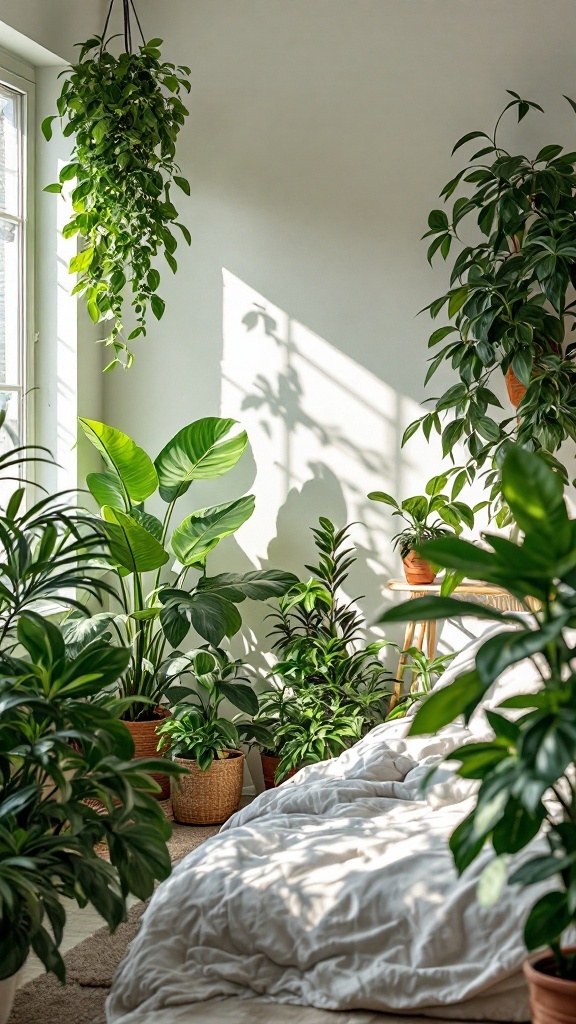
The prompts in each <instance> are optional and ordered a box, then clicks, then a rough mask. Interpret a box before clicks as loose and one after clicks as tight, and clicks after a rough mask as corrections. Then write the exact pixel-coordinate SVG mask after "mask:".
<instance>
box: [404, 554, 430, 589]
mask: <svg viewBox="0 0 576 1024" xmlns="http://www.w3.org/2000/svg"><path fill="white" fill-rule="evenodd" d="M402 563H403V565H404V575H405V576H406V582H407V583H411V584H413V585H416V586H418V585H419V584H422V585H423V586H426V585H427V584H429V583H434V580H435V579H436V573H435V571H434V569H433V568H432V566H431V565H430V564H429V563H428V562H426V561H425V560H424V559H423V558H422V557H421V556H420V555H417V554H416V552H415V551H410V552H409V553H408V554H407V555H406V558H403V559H402Z"/></svg>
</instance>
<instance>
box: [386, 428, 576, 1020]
mask: <svg viewBox="0 0 576 1024" xmlns="http://www.w3.org/2000/svg"><path fill="white" fill-rule="evenodd" d="M502 492H503V497H504V500H505V501H506V503H507V506H508V507H509V509H510V512H511V515H512V516H513V518H514V521H515V523H516V525H517V527H518V528H519V530H521V531H522V533H523V535H524V536H523V541H522V543H520V544H518V543H514V542H512V541H510V540H506V539H504V538H503V537H500V536H494V537H491V536H487V537H486V540H487V541H489V542H490V544H491V546H492V549H491V550H483V549H479V548H477V547H475V546H474V545H473V544H469V543H467V542H465V541H464V540H462V539H460V538H458V537H443V538H441V539H439V540H435V541H431V542H430V543H429V544H425V545H424V546H423V548H422V553H423V555H424V557H429V558H431V559H432V560H433V561H434V562H435V563H436V564H438V565H442V566H445V567H446V568H448V569H454V570H457V571H459V572H465V573H479V572H481V574H482V577H483V579H485V580H486V581H487V582H489V583H495V584H498V585H499V586H503V587H506V589H507V590H509V591H510V593H511V594H513V595H514V597H516V598H517V600H519V601H520V602H522V603H523V604H524V605H525V607H526V611H532V610H533V606H532V607H531V605H530V602H531V601H532V600H534V599H535V600H536V601H537V602H539V604H540V610H539V611H537V612H536V613H534V618H533V620H532V621H530V622H520V621H519V619H518V616H517V615H515V614H513V613H512V614H510V613H508V614H506V613H503V612H501V611H498V610H497V609H496V608H491V607H488V606H485V607H483V608H482V615H483V617H484V618H491V619H494V620H497V621H499V622H502V623H503V624H508V625H515V626H516V631H515V632H514V631H512V632H511V631H510V630H505V631H503V632H501V633H499V634H497V635H495V636H491V637H490V638H489V639H488V640H487V641H486V642H485V643H484V644H482V646H481V647H480V648H479V650H478V653H477V655H476V666H475V669H474V670H473V671H471V672H467V673H466V675H465V676H461V677H460V678H458V679H455V680H454V682H453V683H452V684H451V685H450V686H448V687H446V688H445V689H443V690H440V691H437V692H436V693H435V692H432V693H431V694H430V696H429V697H428V699H427V700H426V703H425V704H423V705H422V707H421V708H420V710H419V711H418V712H417V714H416V716H415V719H414V723H413V726H412V728H411V734H412V735H422V734H428V733H432V732H436V731H437V730H438V729H440V728H442V727H443V726H445V725H448V724H449V723H450V722H452V721H454V720H455V719H456V718H458V717H459V716H460V715H462V714H463V715H464V716H465V718H466V720H469V718H470V716H471V715H472V714H473V712H474V711H475V710H476V708H477V707H478V705H479V704H480V701H481V700H482V699H483V697H484V695H485V694H486V693H487V691H488V690H489V689H490V687H491V686H493V684H494V682H495V681H496V680H497V678H498V677H499V675H500V674H501V673H502V672H503V671H504V670H505V669H507V668H509V667H510V666H512V665H514V664H515V663H517V662H520V661H522V660H524V659H525V658H531V659H533V660H534V663H535V666H536V669H537V672H538V676H539V677H540V679H541V683H540V685H539V688H538V690H537V691H536V692H529V693H526V694H518V695H516V696H514V697H511V698H508V699H506V700H503V701H502V702H501V703H500V704H499V705H498V706H497V707H496V708H494V709H493V710H490V711H487V712H486V717H487V719H488V722H489V724H490V726H491V727H492V729H493V732H494V738H493V739H492V740H488V741H484V742H482V743H468V744H466V745H465V746H462V747H460V748H458V749H457V750H455V751H453V752H452V753H451V754H450V755H449V759H450V760H454V761H457V762H459V766H458V767H457V768H456V772H457V774H458V775H460V776H462V777H463V778H465V779H475V780H477V781H478V784H479V788H478V790H477V795H476V798H475V801H476V802H475V806H474V807H473V809H472V810H471V812H470V814H469V815H468V817H466V818H465V819H464V820H463V821H462V822H461V823H460V825H458V827H457V828H456V830H455V832H454V833H453V834H452V837H451V840H450V846H451V848H452V851H453V854H454V860H455V863H456V867H457V869H458V871H460V872H462V871H464V870H465V869H466V868H467V867H468V865H469V864H471V863H472V861H473V860H475V858H476V857H478V856H479V854H480V853H481V851H482V850H483V849H484V847H485V845H486V844H489V845H490V846H491V847H492V849H493V851H494V858H493V859H492V861H491V862H490V863H489V865H488V866H487V868H486V873H485V875H484V876H483V886H482V888H483V892H484V893H485V894H487V896H488V898H489V900H490V901H494V902H495V901H496V900H497V899H498V897H499V894H500V891H501V887H502V886H503V885H504V884H505V883H506V878H507V875H509V877H508V882H509V884H511V885H518V886H523V887H524V886H530V885H536V884H540V885H541V884H542V883H545V884H546V885H547V891H544V892H543V893H542V888H541V894H540V896H539V898H538V899H537V900H536V902H535V904H534V905H533V907H532V909H531V910H530V912H529V913H528V916H527V919H526V922H525V927H524V939H525V942H526V946H527V948H528V950H529V951H530V952H531V953H533V954H534V955H533V956H532V957H531V958H530V959H529V960H528V961H527V962H526V964H525V974H526V977H527V979H528V983H529V986H530V993H531V1002H532V1014H533V1016H532V1021H533V1022H534V1024H574V1022H576V947H574V946H572V947H570V946H568V947H566V946H564V945H563V938H564V936H565V935H566V934H567V933H568V932H569V930H570V929H573V928H574V926H575V925H576V788H575V785H574V782H575V778H576V671H575V670H574V666H575V664H576V646H575V645H574V632H573V631H574V629H575V628H576V548H575V539H576V523H575V521H574V520H573V519H570V517H569V515H568V511H567V508H566V503H565V501H564V494H563V482H562V478H561V476H560V475H559V474H557V473H556V472H554V471H553V470H552V469H550V467H549V466H548V465H547V464H546V462H545V461H544V459H543V458H542V457H541V455H539V454H535V453H530V452H527V451H525V450H524V449H523V448H521V447H520V446H517V445H516V446H512V447H511V449H510V450H509V452H508V454H507V455H506V458H505V459H504V463H503V467H502ZM478 612H479V607H478V606H477V605H473V604H467V603H466V602H463V601H462V602H461V601H456V600H454V599H452V598H449V597H447V598H444V597H434V596H430V597H421V598H416V599H415V600H413V601H410V602H407V603H405V604H404V605H400V606H398V607H396V608H392V609H390V610H389V611H387V612H386V613H385V615H384V616H383V617H382V619H381V621H382V622H398V621H404V620H406V619H411V618H412V617H413V616H414V615H416V616H417V617H418V618H419V619H420V620H426V619H439V618H446V617H449V616H452V615H453V616H463V615H471V616H476V615H478ZM510 710H511V711H512V713H513V717H509V714H508V712H509V711H510ZM537 836H538V837H539V843H538V849H537V850H534V851H533V852H532V856H530V855H528V856H527V857H525V858H524V859H523V861H522V862H521V863H520V865H517V864H515V863H514V860H513V858H514V856H515V855H516V854H518V853H520V852H521V851H523V850H525V849H526V848H528V852H529V848H530V845H531V844H532V842H533V841H534V840H535V839H536V837H537Z"/></svg>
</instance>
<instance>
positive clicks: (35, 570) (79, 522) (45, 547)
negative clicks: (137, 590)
mask: <svg viewBox="0 0 576 1024" xmlns="http://www.w3.org/2000/svg"><path fill="white" fill-rule="evenodd" d="M39 462H40V463H47V464H52V459H51V456H50V454H49V452H47V450H46V449H43V448H38V447H20V448H15V449H11V450H9V451H7V452H4V453H3V454H2V455H0V482H1V483H2V487H3V490H4V487H8V485H9V484H10V482H13V483H14V484H15V485H16V486H15V488H14V490H13V492H12V493H11V494H10V496H9V498H8V500H7V501H6V504H5V507H3V508H0V551H1V566H0V650H4V651H5V650H8V649H10V647H11V645H12V644H13V643H14V632H15V628H16V625H17V622H18V619H19V618H20V616H21V615H22V613H23V612H25V611H28V610H31V609H35V608H38V606H39V602H44V603H48V604H53V605H59V606H61V607H73V608H75V609H76V612H77V615H78V617H79V619H85V618H86V617H87V616H89V615H90V611H89V608H88V604H87V602H88V600H89V599H92V601H97V602H99V603H102V596H103V595H105V594H108V595H114V593H115V591H114V588H113V587H112V586H111V585H110V584H109V583H107V582H106V580H103V579H102V570H101V566H100V558H101V557H102V555H103V553H104V551H105V549H106V536H105V533H104V530H103V528H102V525H101V524H100V523H99V522H98V521H95V520H94V517H93V516H90V515H89V514H88V513H86V512H84V511H82V510H81V509H78V508H76V507H75V506H74V505H73V504H71V501H72V498H73V494H72V492H69V491H63V492H60V493H58V494H54V495H50V496H47V495H42V496H41V497H40V498H37V499H36V500H34V498H33V496H34V495H35V493H36V488H35V487H34V485H33V484H31V483H29V484H28V485H27V484H26V481H25V480H24V474H25V473H26V470H27V468H28V467H29V466H30V465H34V464H35V463H39Z"/></svg>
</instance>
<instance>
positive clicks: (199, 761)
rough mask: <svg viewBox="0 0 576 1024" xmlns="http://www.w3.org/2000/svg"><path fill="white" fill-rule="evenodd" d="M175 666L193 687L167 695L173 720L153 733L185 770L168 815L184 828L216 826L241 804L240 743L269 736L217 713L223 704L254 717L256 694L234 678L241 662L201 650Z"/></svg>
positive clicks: (245, 722)
mask: <svg viewBox="0 0 576 1024" xmlns="http://www.w3.org/2000/svg"><path fill="white" fill-rule="evenodd" d="M179 661H180V662H181V664H180V665H178V666H177V669H178V671H179V673H183V672H188V673H190V674H191V675H192V677H193V681H194V682H195V684H196V687H192V686H187V685H179V686H175V687H173V688H172V689H171V690H169V691H168V698H169V699H170V701H171V702H172V703H173V704H174V705H175V707H174V710H173V716H172V717H171V718H169V719H167V720H166V721H165V722H164V723H163V724H162V725H160V726H159V728H158V733H159V736H160V747H161V746H162V742H163V740H164V739H165V738H166V739H167V740H168V741H169V745H170V754H171V757H172V760H173V761H175V762H176V764H178V765H180V766H181V767H182V768H184V769H186V771H185V773H184V774H182V775H181V776H179V780H180V781H179V784H177V785H174V786H172V810H173V812H174V817H175V819H176V821H180V822H183V823H185V824H188V825H219V824H222V822H224V821H226V820H227V819H228V818H229V817H230V815H231V814H234V812H235V811H237V810H238V807H239V805H240V797H241V796H242V779H243V774H244V760H245V758H244V753H243V752H242V750H240V749H239V748H240V745H241V743H242V742H243V741H246V740H252V739H257V740H260V741H261V742H264V743H270V742H271V736H270V735H269V733H268V731H267V730H266V729H265V728H264V727H263V726H261V725H260V726H258V725H255V724H253V723H252V721H251V720H250V719H248V718H242V717H240V718H238V717H237V718H235V719H234V720H233V721H230V719H228V718H225V717H224V716H223V715H222V714H221V705H222V703H223V701H224V700H228V701H229V702H230V703H231V704H232V705H234V707H236V708H239V709H240V710H241V711H244V712H246V713H247V714H248V715H251V716H252V715H256V714H257V712H258V698H257V697H256V694H255V693H254V691H253V689H252V688H251V686H250V684H249V681H248V679H247V678H245V677H243V676H240V675H239V672H240V669H241V667H242V662H241V661H240V660H233V659H232V658H230V656H229V655H228V653H227V652H226V651H224V650H223V649H222V648H210V647H208V646H205V647H202V648H200V649H198V650H195V651H189V652H188V653H187V654H185V655H183V656H182V657H181V658H180V659H179Z"/></svg>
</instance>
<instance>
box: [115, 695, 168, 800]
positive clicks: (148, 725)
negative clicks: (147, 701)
mask: <svg viewBox="0 0 576 1024" xmlns="http://www.w3.org/2000/svg"><path fill="white" fill-rule="evenodd" d="M169 717H170V712H169V711H168V710H167V709H166V708H158V710H157V712H156V717H155V718H153V719H151V720H150V721H148V722H124V725H125V726H126V728H127V729H128V730H129V732H130V735H131V736H132V739H133V741H134V757H161V756H162V755H161V754H159V753H158V740H159V739H160V737H159V736H158V733H157V732H156V730H157V728H158V726H159V725H160V724H161V722H162V721H163V720H164V719H165V718H169ZM166 747H168V743H167V744H166ZM152 778H153V779H155V780H156V782H157V783H158V785H159V786H161V787H162V788H161V791H160V793H155V794H154V796H155V798H156V800H167V799H168V797H169V796H170V779H169V778H168V776H167V775H157V774H156V773H155V772H153V773H152Z"/></svg>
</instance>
